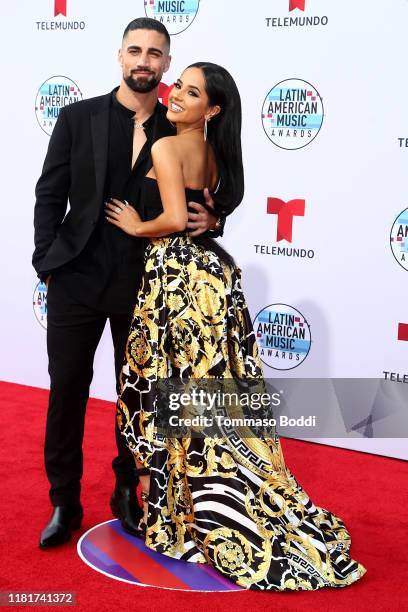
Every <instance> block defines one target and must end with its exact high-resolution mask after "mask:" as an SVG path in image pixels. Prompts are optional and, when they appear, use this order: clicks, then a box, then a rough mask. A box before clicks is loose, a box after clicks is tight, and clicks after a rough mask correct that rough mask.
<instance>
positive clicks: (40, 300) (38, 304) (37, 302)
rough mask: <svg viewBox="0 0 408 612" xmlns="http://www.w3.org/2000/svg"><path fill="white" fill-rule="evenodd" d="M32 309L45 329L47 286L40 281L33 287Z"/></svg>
mask: <svg viewBox="0 0 408 612" xmlns="http://www.w3.org/2000/svg"><path fill="white" fill-rule="evenodd" d="M33 309H34V314H35V316H36V319H37V321H38V322H39V324H40V325H41V326H42V327H43V328H44V329H47V287H46V285H45V283H43V282H42V281H40V282H39V283H37V285H36V287H35V289H34V295H33Z"/></svg>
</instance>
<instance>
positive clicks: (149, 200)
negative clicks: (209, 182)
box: [143, 176, 235, 266]
mask: <svg viewBox="0 0 408 612" xmlns="http://www.w3.org/2000/svg"><path fill="white" fill-rule="evenodd" d="M144 181H145V189H144V198H145V199H144V202H143V209H144V220H145V221H152V220H153V219H155V218H156V217H158V216H159V215H160V214H161V213H162V212H163V204H162V201H161V197H160V190H159V185H158V183H157V181H156V179H154V178H152V177H150V176H145V177H144ZM185 192H186V202H187V203H188V202H197V203H198V204H201V205H202V206H204V208H206V209H207V210H208V211H209V212H211V211H212V209H211V208H210V207H209V206H208V205H207V204H206V202H205V197H204V193H203V189H191V188H190V187H186V189H185ZM191 210H193V209H191ZM193 212H195V211H193ZM186 235H188V233H187V230H185V231H183V232H177V233H176V234H171V235H170V236H168V237H169V238H176V237H177V236H186ZM192 240H193V241H194V242H195V243H196V244H200V245H201V246H202V247H204V248H205V249H209V250H211V251H213V252H214V253H216V254H217V255H218V257H219V258H220V259H221V260H222V261H223V262H224V263H226V264H228V265H230V266H235V262H234V259H233V258H232V257H231V255H230V254H229V253H228V252H227V251H226V250H225V249H223V248H222V246H221V245H220V244H218V242H217V241H216V240H214V239H213V238H211V237H209V236H208V235H207V234H202V235H201V236H197V237H195V238H193V239H192Z"/></svg>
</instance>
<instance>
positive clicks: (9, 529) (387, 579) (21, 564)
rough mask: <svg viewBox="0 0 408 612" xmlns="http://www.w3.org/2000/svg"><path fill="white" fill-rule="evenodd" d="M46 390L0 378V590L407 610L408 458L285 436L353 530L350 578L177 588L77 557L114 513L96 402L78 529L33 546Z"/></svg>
mask: <svg viewBox="0 0 408 612" xmlns="http://www.w3.org/2000/svg"><path fill="white" fill-rule="evenodd" d="M47 396H48V393H47V391H45V390H42V389H35V388H32V387H24V386H20V385H14V384H10V383H0V410H1V415H2V416H1V419H2V422H1V447H0V452H1V453H2V460H1V464H0V466H1V467H0V470H1V483H2V489H1V498H2V501H1V512H0V524H1V529H2V531H1V534H0V537H1V565H0V591H8V590H12V591H23V590H34V591H54V592H55V591H58V592H64V591H75V592H76V597H77V605H76V606H75V610H100V611H104V610H107V611H109V612H113V611H114V610H124V609H135V610H154V611H155V610H163V611H164V610H166V611H167V612H168V611H169V610H172V608H173V609H175V610H176V609H177V610H183V609H184V610H188V611H190V610H195V611H200V610H208V609H209V608H210V609H211V612H213V611H216V610H225V609H229V608H231V609H234V611H236V610H246V611H248V612H252V611H253V610H264V609H275V610H279V612H280V611H281V610H302V611H304V610H306V611H309V610H319V612H320V611H326V610H328V611H330V612H332V611H337V610H338V611H341V612H343V611H344V610H359V611H360V610H370V611H374V610H375V611H376V610H384V611H387V612H389V611H390V610H398V611H399V612H401V611H404V610H408V570H407V552H406V542H405V539H404V538H405V537H406V535H407V533H408V518H407V508H408V486H407V484H408V462H404V461H400V460H397V459H388V458H384V457H378V456H375V455H368V454H363V453H357V452H354V451H347V450H342V449H337V448H333V447H330V446H323V445H319V444H312V443H307V442H298V441H293V440H286V439H285V440H283V449H284V453H285V457H286V463H287V464H288V466H289V467H290V468H291V470H292V471H293V473H294V474H295V476H296V477H297V479H298V480H299V482H300V483H301V485H302V486H303V487H304V488H305V490H306V491H307V492H308V494H309V495H310V497H311V498H312V499H313V501H314V502H315V503H316V504H318V505H321V506H323V507H325V508H328V509H330V510H332V511H333V512H335V513H336V514H338V515H339V516H340V517H342V518H343V519H344V520H345V523H346V525H347V526H348V528H349V530H350V532H351V536H352V540H353V544H352V547H351V550H352V556H353V558H355V559H357V560H358V561H359V562H360V563H362V564H363V565H364V566H365V567H366V568H367V570H368V571H367V574H366V575H365V576H364V577H363V578H362V580H361V581H359V582H358V583H356V584H355V585H353V586H351V587H346V588H343V589H323V590H320V591H317V592H293V593H258V592H248V591H245V592H238V593H214V594H211V593H210V594H200V593H183V592H173V591H163V590H158V589H153V588H143V587H135V586H131V585H127V584H125V583H120V582H116V581H113V580H111V579H109V578H107V577H105V576H103V575H101V574H99V573H97V572H95V571H93V570H92V569H90V568H89V567H87V566H86V565H85V564H84V563H83V562H82V561H81V560H80V559H79V557H78V556H77V552H76V541H77V539H78V537H79V535H80V534H81V533H83V532H84V531H86V530H88V529H89V528H90V527H92V526H93V525H95V524H97V523H101V522H103V521H106V520H108V519H110V518H111V515H110V511H109V505H108V500H109V496H110V493H111V489H112V485H113V476H112V470H111V467H110V462H111V459H112V457H113V454H114V435H113V426H114V408H113V405H112V404H111V403H109V402H104V401H100V400H92V401H91V402H90V404H89V406H88V414H87V425H86V432H85V474H84V480H83V496H82V503H83V505H84V508H85V517H84V523H83V527H82V529H81V530H80V531H79V532H75V538H74V540H73V541H72V542H70V543H69V544H67V545H65V546H63V547H60V548H58V549H55V550H52V551H47V552H45V551H41V550H39V549H38V537H39V532H40V530H41V528H42V527H43V525H44V524H45V522H46V521H47V519H48V517H49V515H50V506H49V502H48V494H47V490H48V483H47V481H46V478H45V475H44V471H43V454H42V452H43V451H42V445H43V435H44V425H45V414H46V403H47ZM38 608H40V606H39V607H37V606H36V607H35V609H38ZM14 609H23V608H22V607H14ZM25 609H26V608H25ZM41 609H44V610H45V609H48V610H50V609H57V608H55V607H47V608H46V607H44V606H41Z"/></svg>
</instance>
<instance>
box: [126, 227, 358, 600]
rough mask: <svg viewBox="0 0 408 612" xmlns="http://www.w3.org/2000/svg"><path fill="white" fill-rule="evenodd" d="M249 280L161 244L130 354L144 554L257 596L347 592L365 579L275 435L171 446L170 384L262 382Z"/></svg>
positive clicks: (154, 245)
mask: <svg viewBox="0 0 408 612" xmlns="http://www.w3.org/2000/svg"><path fill="white" fill-rule="evenodd" d="M262 376H263V374H262V366H261V362H260V359H259V356H258V349H257V344H256V340H255V336H254V332H253V329H252V323H251V319H250V316H249V312H248V309H247V306H246V303H245V299H244V296H243V292H242V289H241V284H240V270H239V269H238V268H236V267H233V266H229V265H227V264H225V263H223V262H222V261H221V260H220V259H219V257H218V255H216V254H215V253H213V252H212V251H209V250H205V249H204V248H203V247H201V246H199V245H197V244H196V243H194V242H193V241H192V240H191V239H190V238H188V237H173V238H161V239H155V240H153V241H152V242H151V244H150V246H149V248H148V250H147V253H146V271H145V276H144V279H143V283H142V287H141V289H140V292H139V295H138V301H137V304H136V307H135V310H134V318H133V323H132V326H131V331H130V335H129V339H128V343H127V347H126V358H125V365H124V368H123V371H122V375H121V380H120V384H121V393H120V397H119V400H118V403H117V419H118V424H119V427H120V430H121V433H122V434H123V435H124V436H125V437H126V440H127V444H128V446H129V448H130V450H131V451H132V452H133V453H134V455H135V457H137V459H138V460H139V461H141V462H142V463H143V464H144V465H146V466H148V467H149V468H150V473H151V484H150V497H149V518H148V527H147V534H146V545H147V546H148V547H150V548H152V549H153V550H156V551H158V552H160V553H162V554H165V555H168V556H171V557H175V558H179V559H184V560H186V561H191V562H196V563H210V564H212V565H213V566H214V567H215V568H216V569H217V570H218V571H219V572H221V573H222V574H223V575H224V576H226V577H228V578H229V579H230V580H232V581H234V582H235V583H237V584H238V585H240V586H242V587H244V588H249V589H257V590H275V591H291V590H315V589H319V588H322V587H344V586H346V585H349V584H352V583H353V582H355V581H356V580H358V579H359V578H361V577H362V576H363V575H364V573H365V571H366V570H365V568H364V567H363V566H362V565H361V564H359V563H357V562H356V561H354V560H353V559H351V558H350V556H349V549H350V544H351V540H350V535H349V533H348V531H347V529H346V527H345V525H344V523H343V522H342V521H341V519H340V518H338V517H337V516H335V515H334V514H333V513H331V512H329V511H328V510H325V509H323V508H320V507H317V506H315V505H314V504H313V502H312V501H311V500H310V499H309V497H308V495H307V494H306V492H305V491H304V490H303V489H302V488H301V486H300V485H299V483H298V482H297V481H296V479H295V477H294V476H293V474H291V472H290V471H289V470H288V468H287V467H286V465H285V461H284V458H283V455H282V449H281V445H280V442H279V439H278V437H277V436H275V437H272V438H259V439H254V438H252V439H248V438H246V437H245V438H244V437H242V438H239V436H238V440H237V439H235V441H234V443H232V442H231V440H230V439H229V438H228V436H226V437H225V436H224V437H223V436H220V437H199V438H197V437H185V438H178V439H173V438H171V439H170V438H168V439H166V438H163V436H159V435H157V428H156V425H155V418H156V414H157V406H156V404H155V401H156V400H155V393H154V386H153V383H154V382H155V381H157V380H159V379H160V378H171V377H176V378H177V377H183V378H184V379H188V378H196V379H200V378H211V377H213V378H231V377H236V378H246V379H254V378H255V379H262Z"/></svg>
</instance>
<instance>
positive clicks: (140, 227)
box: [107, 136, 188, 238]
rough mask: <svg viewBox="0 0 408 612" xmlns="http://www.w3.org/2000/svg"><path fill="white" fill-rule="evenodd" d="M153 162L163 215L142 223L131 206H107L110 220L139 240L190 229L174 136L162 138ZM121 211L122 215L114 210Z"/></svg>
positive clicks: (155, 145) (154, 152)
mask: <svg viewBox="0 0 408 612" xmlns="http://www.w3.org/2000/svg"><path fill="white" fill-rule="evenodd" d="M152 161H153V167H154V171H155V174H156V177H157V183H158V186H159V190H160V197H161V201H162V204H163V212H162V213H161V214H160V215H159V216H158V217H156V219H153V220H152V221H141V219H140V217H139V215H138V214H137V212H136V211H135V210H134V208H132V207H131V206H124V205H123V204H121V203H120V202H118V201H115V200H114V204H113V205H108V206H107V214H108V215H109V216H108V217H107V220H108V221H109V222H110V223H112V224H113V225H116V226H117V227H120V228H121V229H122V230H123V231H125V232H126V233H128V234H130V235H132V236H137V237H140V238H156V237H157V238H159V237H160V236H167V235H168V234H172V233H174V232H181V231H183V230H184V229H185V228H186V225H187V217H188V215H187V204H186V195H185V189H184V178H183V170H182V165H181V161H180V158H179V155H178V151H177V146H176V144H175V143H174V136H168V137H166V138H161V139H160V140H158V141H157V142H155V143H154V145H153V147H152ZM116 208H119V209H120V211H121V212H117V211H116V210H115V209H116Z"/></svg>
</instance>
